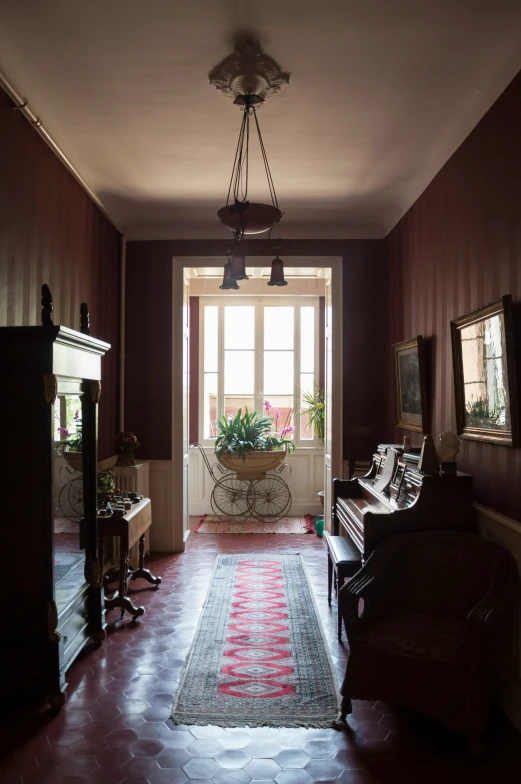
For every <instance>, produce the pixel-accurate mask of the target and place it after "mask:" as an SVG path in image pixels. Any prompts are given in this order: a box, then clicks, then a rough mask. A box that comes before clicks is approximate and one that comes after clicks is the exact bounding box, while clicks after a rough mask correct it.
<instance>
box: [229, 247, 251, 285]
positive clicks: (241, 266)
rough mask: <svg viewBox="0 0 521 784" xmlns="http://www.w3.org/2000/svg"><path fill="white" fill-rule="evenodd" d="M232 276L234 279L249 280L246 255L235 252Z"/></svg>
mask: <svg viewBox="0 0 521 784" xmlns="http://www.w3.org/2000/svg"><path fill="white" fill-rule="evenodd" d="M230 278H231V279H232V280H248V279H249V278H248V276H247V275H246V256H243V255H242V254H241V253H234V254H233V255H232V258H231V269H230Z"/></svg>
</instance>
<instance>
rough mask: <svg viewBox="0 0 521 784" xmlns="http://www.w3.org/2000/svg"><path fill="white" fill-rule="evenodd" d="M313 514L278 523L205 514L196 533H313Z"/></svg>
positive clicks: (286, 518)
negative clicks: (222, 518)
mask: <svg viewBox="0 0 521 784" xmlns="http://www.w3.org/2000/svg"><path fill="white" fill-rule="evenodd" d="M313 519H314V518H313V515H304V516H303V517H283V518H282V520H278V521H277V522H276V523H261V522H259V520H255V518H253V517H251V518H250V519H249V520H246V521H245V522H244V523H238V522H237V521H236V520H234V518H233V517H229V518H228V519H227V520H221V518H219V517H216V516H215V515H203V516H202V517H201V520H200V522H199V523H198V525H197V528H196V529H195V531H194V533H196V534H312V533H314V531H315V527H314V524H313Z"/></svg>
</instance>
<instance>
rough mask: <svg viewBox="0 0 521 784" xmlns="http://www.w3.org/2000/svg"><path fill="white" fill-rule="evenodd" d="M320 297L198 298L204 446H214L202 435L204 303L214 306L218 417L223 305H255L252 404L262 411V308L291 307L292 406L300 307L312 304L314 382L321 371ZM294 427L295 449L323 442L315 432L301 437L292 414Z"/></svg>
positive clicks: (297, 373) (296, 382)
mask: <svg viewBox="0 0 521 784" xmlns="http://www.w3.org/2000/svg"><path fill="white" fill-rule="evenodd" d="M319 302H320V298H319V297H318V296H302V295H300V296H294V297H288V296H271V297H270V296H266V297H259V296H256V297H252V296H235V295H234V296H233V297H231V296H221V297H217V296H216V297H207V296H204V297H200V299H199V368H198V380H199V390H200V392H199V410H198V428H199V442H200V443H201V444H202V445H203V446H206V447H211V446H213V444H214V442H215V438H211V437H205V432H204V406H205V398H204V314H205V307H206V306H217V307H218V311H217V329H218V340H217V352H218V357H217V368H218V369H217V418H220V417H221V415H222V413H223V411H224V398H225V396H224V352H225V347H224V308H225V307H226V306H234V305H237V306H240V305H242V306H244V305H249V306H254V307H255V318H254V323H255V335H254V348H253V351H254V386H253V388H254V392H253V399H254V407H255V411H258V412H259V413H264V399H265V397H264V392H263V391H262V390H263V387H264V318H263V316H264V308H266V307H294V308H295V311H294V318H293V328H294V341H293V352H294V360H293V369H294V378H293V401H294V409H295V402H296V401H298V402H299V403H300V400H299V389H300V376H301V370H300V364H301V363H300V353H301V352H300V343H301V336H300V335H301V333H300V308H301V307H313V308H314V311H315V318H314V344H315V345H314V367H313V378H314V383H316V384H318V383H319V372H320V346H319V339H320V324H319V319H320V304H319ZM293 422H294V424H295V427H296V430H295V433H294V443H295V446H296V447H297V448H298V449H305V448H315V449H316V448H317V447H321V446H322V442H321V441H320V439H319V438H318V437H317V436H314V437H313V438H309V439H308V438H306V439H302V438H301V437H300V423H299V422H298V421H297V417H296V416H294V420H293Z"/></svg>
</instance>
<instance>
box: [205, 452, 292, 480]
mask: <svg viewBox="0 0 521 784" xmlns="http://www.w3.org/2000/svg"><path fill="white" fill-rule="evenodd" d="M285 457H286V450H285V449H281V450H275V451H273V452H257V451H256V450H253V449H252V450H251V451H250V452H246V456H245V460H243V459H242V457H239V456H238V455H230V454H228V453H225V454H223V455H221V457H219V458H218V460H219V463H220V464H221V465H222V466H223V467H224V468H227V469H228V471H233V472H234V473H235V474H237V477H238V478H239V479H241V480H242V481H243V482H251V481H254V480H256V479H264V476H265V474H266V472H267V471H273V470H274V469H275V468H277V466H279V465H280V464H281V463H283V462H284V458H285Z"/></svg>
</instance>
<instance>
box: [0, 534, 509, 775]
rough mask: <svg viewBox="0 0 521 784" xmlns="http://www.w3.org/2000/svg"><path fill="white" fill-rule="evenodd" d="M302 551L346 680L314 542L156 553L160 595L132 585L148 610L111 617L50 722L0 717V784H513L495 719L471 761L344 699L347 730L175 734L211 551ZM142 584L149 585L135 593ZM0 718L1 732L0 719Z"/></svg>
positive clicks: (402, 717) (437, 732)
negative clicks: (136, 617)
mask: <svg viewBox="0 0 521 784" xmlns="http://www.w3.org/2000/svg"><path fill="white" fill-rule="evenodd" d="M275 551H276V552H278V553H281V552H284V553H297V552H300V553H302V554H303V556H304V558H305V561H306V564H307V567H308V571H309V574H310V577H311V580H312V583H313V586H314V588H315V594H316V597H317V602H318V606H319V609H320V612H321V615H322V620H323V624H324V628H325V631H326V634H327V637H328V640H329V643H330V649H331V653H332V656H333V659H334V662H335V664H336V666H337V669H338V674H339V678H340V677H341V676H342V674H343V669H344V664H345V660H346V651H345V649H344V647H343V646H341V645H339V644H338V642H337V641H336V638H335V608H334V607H333V608H332V609H329V608H328V606H327V596H326V594H327V590H326V583H327V567H326V555H325V549H324V546H323V543H322V541H321V540H320V539H318V538H317V537H316V536H281V535H266V536H262V535H251V536H248V535H235V536H233V535H211V534H206V535H194V534H192V535H191V536H190V538H189V540H188V543H187V550H186V552H185V553H184V554H183V555H164V556H155V557H153V558H151V559H150V562H151V564H153V567H152V570H153V571H154V572H155V573H156V574H160V575H162V578H163V583H162V585H161V587H160V588H159V590H158V591H155V590H153V589H150V587H149V586H148V585H147V584H146V583H141V582H138V583H135V584H133V585H131V592H132V594H133V596H134V598H135V599H136V600H137V601H138V603H140V604H141V603H142V604H144V605H145V606H146V608H147V610H146V614H145V616H144V617H143V619H142V621H141V622H140V623H137V624H136V625H134V624H133V623H132V622H130V620H124V621H123V622H120V621H119V613H118V612H117V611H113V612H111V613H110V614H109V616H108V621H109V625H108V636H107V640H106V641H105V643H104V645H103V646H101V647H97V648H90V649H88V650H87V651H86V652H85V653H84V655H83V656H81V657H80V658H79V659H78V660H77V661H76V662H75V663H74V664H73V666H72V668H71V670H70V671H69V690H68V691H69V699H68V701H67V704H66V705H65V707H64V708H63V709H62V710H61V711H60V712H59V713H57V714H56V713H53V712H52V711H50V710H48V709H46V710H42V712H40V713H36V712H35V713H32V714H29V715H28V713H27V711H25V712H24V711H23V710H22V709H19V711H18V713H16V712H15V713H13V711H12V709H11V712H10V714H9V717H8V720H7V716H5V715H4V716H3V717H2V718H3V719H4V722H5V728H4V729H3V732H2V737H3V742H4V744H3V745H4V747H5V755H6V756H5V757H2V761H1V763H0V784H44V783H45V784H123V782H125V784H147V782H148V784H183V782H190V784H205V782H213V783H214V784H248V782H250V781H253V782H254V784H261V782H263V783H266V782H269V781H276V782H277V784H311V782H314V781H326V782H327V781H337V782H338V783H339V784H378V783H380V782H382V783H383V784H387V783H388V782H393V784H394V782H396V784H409V783H410V784H413V783H414V784H430V783H431V782H433V783H434V782H438V781H441V780H442V779H443V780H444V781H445V782H456V781H457V782H473V783H474V782H485V781H488V780H489V779H490V778H491V777H494V778H496V779H497V780H498V781H503V782H507V781H513V780H515V777H516V775H518V773H517V774H516V773H515V771H516V770H517V771H519V766H520V762H521V753H520V752H519V750H518V748H519V743H518V740H519V738H518V735H517V734H516V733H515V732H514V730H513V729H512V728H511V727H510V725H508V724H507V722H506V720H505V719H504V718H503V717H502V716H500V715H495V716H494V717H493V720H492V721H491V726H490V728H489V732H488V735H487V737H486V739H485V741H486V747H487V750H486V753H485V755H484V756H483V757H482V758H481V759H479V760H476V759H474V758H471V757H469V756H467V755H466V754H465V753H464V751H463V750H462V748H463V745H462V743H461V741H460V739H458V738H455V737H454V736H452V735H450V734H449V733H448V732H446V731H445V730H443V728H441V727H438V726H437V725H436V724H434V723H432V722H430V721H428V720H427V719H423V718H422V717H419V716H412V715H411V714H409V713H406V712H397V711H395V710H392V709H391V708H389V707H388V706H387V705H383V704H381V703H376V705H372V704H368V703H355V705H356V708H355V712H354V713H353V716H352V717H351V718H350V719H349V724H350V728H351V729H350V730H349V731H347V732H335V731H334V730H304V729H286V730H285V729H270V728H268V729H266V728H261V729H251V730H248V729H244V730H243V729H229V730H223V729H221V728H216V727H187V726H177V727H176V726H173V725H172V724H171V722H170V720H169V716H170V709H171V704H172V700H173V695H174V692H175V689H176V688H177V684H178V679H179V675H180V672H181V668H182V665H183V661H184V658H185V656H186V653H187V651H188V648H189V646H190V643H191V641H192V637H193V634H194V632H195V629H196V626H197V621H198V617H199V613H200V608H201V605H202V603H203V601H204V597H205V593H206V590H207V585H208V578H209V575H210V574H211V571H212V568H213V563H214V559H215V556H216V554H217V553H220V552H221V553H222V552H227V553H237V552H241V553H242V552H245V553H247V552H250V553H251V552H275ZM145 586H146V587H145ZM4 722H3V723H4Z"/></svg>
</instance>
